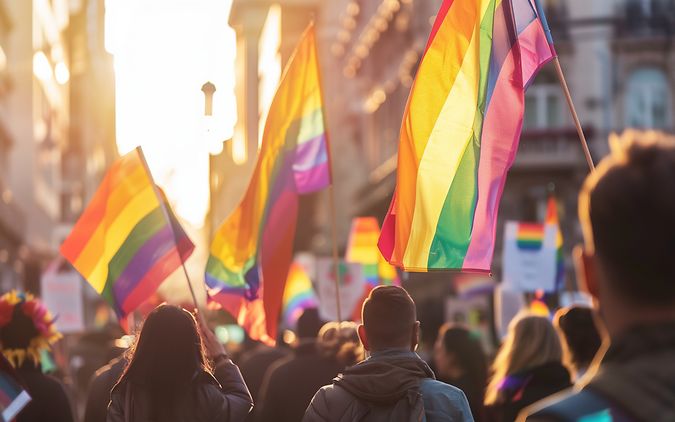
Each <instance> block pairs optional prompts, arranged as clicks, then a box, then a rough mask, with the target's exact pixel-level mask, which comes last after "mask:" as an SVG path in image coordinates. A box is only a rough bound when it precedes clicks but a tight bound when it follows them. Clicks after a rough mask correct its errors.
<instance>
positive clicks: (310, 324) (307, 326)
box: [296, 308, 322, 340]
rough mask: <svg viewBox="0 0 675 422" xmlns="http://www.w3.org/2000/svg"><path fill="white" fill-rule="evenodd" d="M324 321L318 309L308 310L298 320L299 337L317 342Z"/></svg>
mask: <svg viewBox="0 0 675 422" xmlns="http://www.w3.org/2000/svg"><path fill="white" fill-rule="evenodd" d="M321 326H322V321H321V318H320V317H319V311H318V310H317V309H316V308H308V309H305V310H304V311H303V312H302V315H300V317H299V318H298V323H297V333H296V334H297V335H298V338H300V339H304V340H308V339H311V340H315V339H316V336H317V335H318V334H319V330H321Z"/></svg>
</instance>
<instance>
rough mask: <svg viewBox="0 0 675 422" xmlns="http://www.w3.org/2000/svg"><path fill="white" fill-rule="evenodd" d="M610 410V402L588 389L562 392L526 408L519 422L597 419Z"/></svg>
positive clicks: (568, 421)
mask: <svg viewBox="0 0 675 422" xmlns="http://www.w3.org/2000/svg"><path fill="white" fill-rule="evenodd" d="M612 410H613V409H612V405H611V403H610V402H608V401H607V400H606V399H604V398H603V397H602V396H600V395H598V394H597V393H594V392H593V391H591V390H589V389H583V390H580V391H563V392H560V393H558V394H554V395H552V396H550V397H548V398H546V399H544V400H541V401H539V402H537V403H535V404H533V405H532V406H529V407H527V408H526V409H524V410H523V412H522V413H521V415H520V418H519V420H520V421H525V420H526V421H528V422H545V421H551V422H552V421H556V422H572V421H577V420H580V419H582V418H589V419H590V418H593V417H599V416H601V415H603V414H604V413H607V412H609V411H612Z"/></svg>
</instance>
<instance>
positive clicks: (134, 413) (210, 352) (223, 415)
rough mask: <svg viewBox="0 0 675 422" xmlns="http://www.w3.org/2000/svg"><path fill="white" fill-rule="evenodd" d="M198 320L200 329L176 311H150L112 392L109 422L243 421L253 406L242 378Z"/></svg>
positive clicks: (166, 308)
mask: <svg viewBox="0 0 675 422" xmlns="http://www.w3.org/2000/svg"><path fill="white" fill-rule="evenodd" d="M199 317H200V318H199V327H198V324H197V321H196V319H195V317H194V316H193V315H192V314H191V313H190V312H188V311H186V310H185V309H182V308H179V307H177V306H172V305H160V306H158V307H157V308H155V309H154V310H153V311H152V312H150V314H149V315H148V317H147V319H146V320H145V323H144V324H143V327H142V329H141V332H140V334H139V335H138V338H137V341H136V343H135V344H134V345H133V346H132V348H131V349H130V351H129V355H128V357H127V359H128V363H127V366H126V367H125V369H124V372H123V373H122V377H121V378H120V380H119V382H118V383H117V385H115V387H114V388H113V390H112V393H111V397H110V404H109V406H108V417H107V422H135V421H162V422H164V421H167V422H178V421H214V420H218V421H243V420H244V418H246V415H247V414H248V412H249V411H250V410H251V408H252V406H253V401H252V399H251V395H250V393H249V392H248V389H247V388H246V384H245V383H244V380H243V378H242V377H241V373H240V372H239V369H238V368H237V366H236V365H235V364H234V363H232V361H231V360H230V359H229V358H228V356H227V353H226V352H225V349H224V347H223V345H222V344H220V342H218V340H217V339H216V338H215V336H214V335H213V333H212V332H211V330H209V329H208V327H207V326H206V323H205V322H204V320H203V318H202V317H201V315H199ZM211 361H213V363H214V370H213V372H212V371H211V365H210V362H211Z"/></svg>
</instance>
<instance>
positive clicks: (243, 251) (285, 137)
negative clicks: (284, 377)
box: [206, 24, 330, 343]
mask: <svg viewBox="0 0 675 422" xmlns="http://www.w3.org/2000/svg"><path fill="white" fill-rule="evenodd" d="M328 154H329V148H328V139H327V136H326V128H325V126H324V111H323V104H322V99H321V87H320V84H319V66H318V61H317V54H316V41H315V33H314V26H313V25H312V24H310V26H309V27H308V28H307V30H306V31H305V33H304V34H303V35H302V38H301V39H300V42H299V43H298V45H297V47H296V49H295V52H294V53H293V55H292V57H291V58H290V59H289V62H288V65H287V66H286V69H285V71H284V74H283V76H282V78H281V81H280V83H279V86H278V87H277V91H276V94H275V96H274V99H273V100H272V104H271V106H270V109H269V113H268V114H267V121H266V122H265V130H264V132H263V139H262V145H261V150H260V152H259V155H258V162H257V164H256V168H255V171H254V173H253V176H252V178H251V182H250V184H249V186H248V189H247V191H246V194H245V196H244V198H243V200H242V201H241V203H240V204H239V206H238V207H237V208H236V209H235V210H234V211H233V212H232V214H230V216H229V217H228V218H227V219H226V220H225V222H224V223H223V225H222V226H221V227H220V228H219V229H218V231H217V232H216V234H215V237H214V239H213V243H212V244H211V255H210V257H209V260H208V263H207V267H206V284H207V287H208V291H209V296H210V299H211V300H212V301H215V302H218V303H220V304H221V305H222V306H223V307H224V308H225V309H226V310H228V312H230V313H232V314H233V315H234V316H235V317H236V318H237V319H238V321H239V323H240V324H241V325H242V326H243V327H244V328H245V329H246V330H247V331H248V333H249V335H250V336H251V337H252V338H254V339H257V340H262V341H264V342H267V343H273V342H274V338H275V337H276V332H277V319H278V315H279V313H280V311H281V306H282V295H283V292H284V285H285V283H286V277H287V275H288V270H289V268H290V265H291V260H292V253H293V239H294V236H295V226H296V223H297V217H298V198H299V196H300V195H302V194H308V193H311V192H316V191H318V190H321V189H323V188H325V187H327V186H328V185H329V184H330V163H329V157H328Z"/></svg>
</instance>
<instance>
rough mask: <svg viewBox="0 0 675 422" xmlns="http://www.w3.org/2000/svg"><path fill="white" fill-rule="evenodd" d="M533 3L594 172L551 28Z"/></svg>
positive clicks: (542, 8)
mask: <svg viewBox="0 0 675 422" xmlns="http://www.w3.org/2000/svg"><path fill="white" fill-rule="evenodd" d="M534 3H535V5H536V8H537V14H538V15H539V20H540V22H541V25H542V27H543V28H544V33H545V34H546V40H547V41H548V45H549V47H550V48H551V53H553V64H554V65H555V71H556V73H557V75H558V81H559V82H560V87H561V88H562V91H563V94H564V95H565V100H567V106H568V107H569V109H570V114H571V115H572V120H574V126H575V127H576V129H577V134H578V135H579V140H580V141H581V148H582V149H583V151H584V156H585V157H586V163H587V164H588V168H589V169H590V171H591V172H593V171H595V165H594V164H593V157H592V156H591V151H590V150H589V149H588V142H586V136H585V135H584V131H583V129H582V128H581V122H580V121H579V116H578V115H577V110H576V108H575V107H574V103H573V102H572V95H571V94H570V90H569V87H568V86H567V81H566V80H565V75H564V74H563V71H562V67H561V66H560V60H559V59H558V53H557V52H556V51H555V47H554V46H553V36H552V35H551V28H550V27H549V26H548V20H547V19H546V14H545V13H544V7H543V6H542V4H541V0H534Z"/></svg>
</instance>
